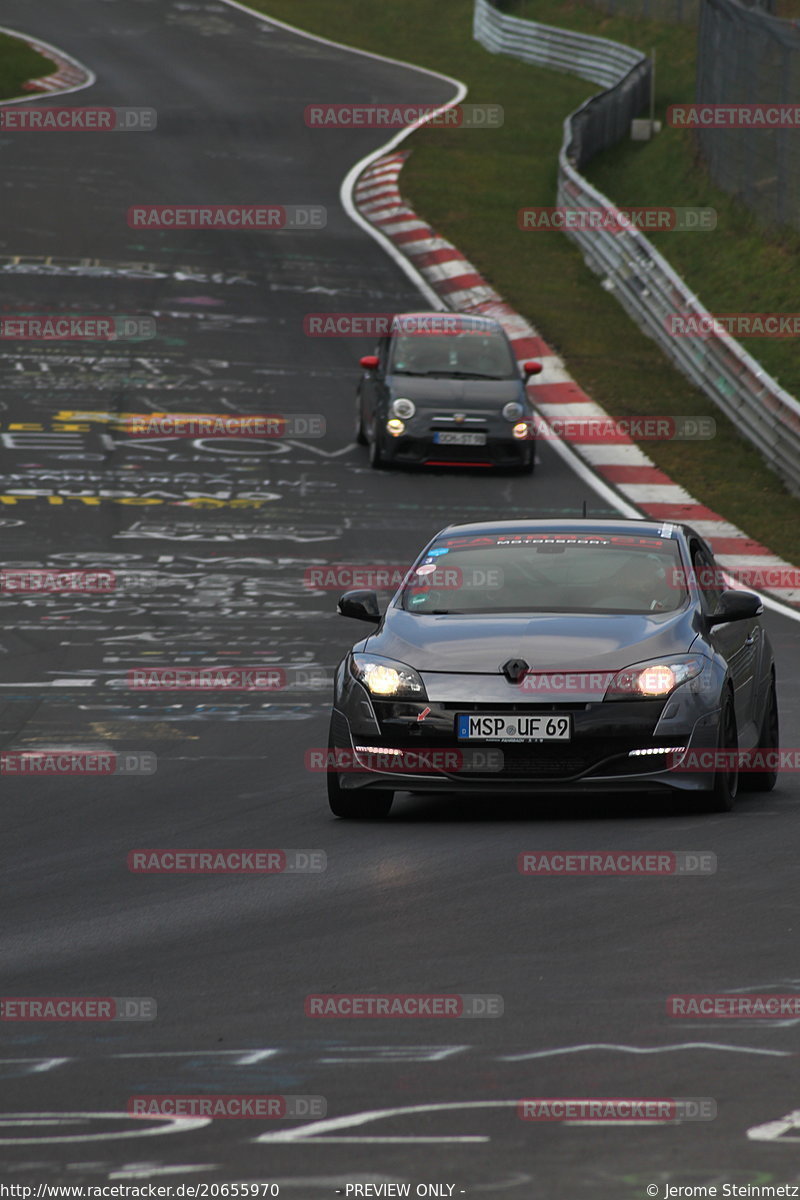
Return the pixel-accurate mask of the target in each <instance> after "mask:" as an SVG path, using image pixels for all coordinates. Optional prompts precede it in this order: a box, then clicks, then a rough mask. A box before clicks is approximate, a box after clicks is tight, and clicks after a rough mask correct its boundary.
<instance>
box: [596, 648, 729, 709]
mask: <svg viewBox="0 0 800 1200" xmlns="http://www.w3.org/2000/svg"><path fill="white" fill-rule="evenodd" d="M706 662H707V660H706V659H705V658H703V657H702V655H696V654H681V655H677V656H676V657H675V658H655V659H653V660H652V661H651V662H643V663H636V664H635V665H634V666H632V667H626V668H625V670H624V671H617V673H616V675H615V676H614V678H613V679H612V680H611V682H610V683H609V685H608V687H607V688H606V694H605V696H604V697H603V699H604V700H619V699H631V698H633V699H637V698H638V699H642V700H653V699H659V698H663V697H665V696H669V694H670V693H671V692H674V691H675V688H677V687H680V686H681V684H682V683H687V682H688V681H689V680H690V679H695V678H696V677H697V676H698V675H700V674H702V672H703V668H704V667H705V665H706Z"/></svg>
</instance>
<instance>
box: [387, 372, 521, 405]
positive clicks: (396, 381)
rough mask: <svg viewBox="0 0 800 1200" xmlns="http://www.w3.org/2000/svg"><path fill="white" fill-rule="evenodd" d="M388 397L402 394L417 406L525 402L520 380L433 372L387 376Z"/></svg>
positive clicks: (391, 397) (395, 398)
mask: <svg viewBox="0 0 800 1200" xmlns="http://www.w3.org/2000/svg"><path fill="white" fill-rule="evenodd" d="M386 384H387V387H388V388H389V393H390V399H392V400H397V398H398V397H399V396H405V397H406V398H407V399H409V400H413V401H414V403H415V404H416V406H417V408H418V409H420V408H424V409H437V408H445V409H453V408H464V409H469V408H486V407H492V408H494V407H496V406H497V405H500V406H502V405H503V404H508V402H509V401H510V400H518V401H520V402H524V400H525V390H524V388H523V385H522V380H521V379H447V378H444V379H443V378H441V377H437V376H435V375H390V376H388V377H387V379H386Z"/></svg>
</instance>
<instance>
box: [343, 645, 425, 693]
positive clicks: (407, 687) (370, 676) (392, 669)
mask: <svg viewBox="0 0 800 1200" xmlns="http://www.w3.org/2000/svg"><path fill="white" fill-rule="evenodd" d="M350 673H351V674H352V675H354V676H355V678H356V679H357V680H358V681H359V683H363V685H364V687H365V688H366V689H367V691H368V692H369V693H370V695H372V696H391V697H392V698H397V699H402V698H408V699H409V700H425V699H426V698H427V697H426V696H425V685H424V684H423V682H422V680H421V679H420V677H419V675H418V674H417V672H416V671H415V670H414V668H413V667H407V666H406V664H405V663H401V662H395V661H394V659H391V658H381V657H380V656H379V655H376V654H353V655H352V656H351V658H350Z"/></svg>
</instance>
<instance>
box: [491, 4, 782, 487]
mask: <svg viewBox="0 0 800 1200" xmlns="http://www.w3.org/2000/svg"><path fill="white" fill-rule="evenodd" d="M473 35H474V37H475V39H476V40H477V41H478V42H480V43H481V45H482V46H484V47H485V48H486V49H487V50H489V51H491V52H493V53H496V54H497V53H499V54H509V55H511V56H513V57H514V58H521V59H522V60H523V61H525V62H530V63H534V64H536V65H538V66H543V67H551V68H553V67H554V68H555V69H556V70H564V71H570V72H571V73H573V74H576V75H579V76H580V77H581V78H584V79H590V80H592V82H594V83H600V84H602V85H604V88H605V90H604V91H603V92H601V93H600V94H599V95H597V96H593V97H591V98H590V99H589V100H587V101H586V102H585V103H584V104H582V105H581V106H580V108H578V109H576V110H575V112H573V113H570V114H569V116H568V117H567V118H566V120H565V121H564V139H563V141H562V144H561V150H560V152H559V159H558V196H557V203H558V204H559V205H564V206H568V207H569V208H574V209H605V210H608V209H612V210H613V209H614V204H613V202H612V201H611V200H609V199H608V197H607V196H604V195H603V193H602V192H600V191H598V190H597V188H595V187H593V186H592V184H590V183H589V181H588V180H587V179H584V177H583V176H582V175H581V174H580V169H579V168H580V167H582V166H584V165H585V164H586V162H588V161H589V159H590V158H591V157H592V156H593V155H594V154H596V153H597V152H598V151H599V150H601V149H605V148H606V147H608V146H611V145H614V143H615V142H617V141H619V140H620V139H621V138H622V137H624V136H626V134H627V130H628V127H629V124H630V120H631V119H632V118H633V117H634V116H636V115H637V113H639V112H641V109H642V108H643V106H644V104H645V102H646V97H647V88H648V87H649V62H648V60H647V59H646V57H645V56H644V55H642V54H641V53H640V52H639V51H637V50H633V49H632V48H631V47H630V46H622V45H620V44H619V43H615V42H609V41H607V39H605V38H594V37H589V36H587V35H586V34H581V33H571V32H570V31H568V30H564V29H557V28H554V27H553V26H551V25H541V24H539V23H538V22H534V21H527V20H523V19H522V18H520V17H511V16H509V15H508V14H506V13H501V12H499V11H498V10H497V9H496V8H495V7H494V6H493V5H492V4H490V3H489V0H474V19H473ZM601 47H613V54H612V51H611V50H609V52H608V53H609V57H608V58H607V59H606V62H605V65H602V64H601V63H600V62H599V61H598V56H599V55H600V54H601V53H602V52H604V51H603V50H601ZM565 232H566V233H567V236H568V237H570V238H572V239H573V241H575V242H577V243H578V245H579V246H580V248H581V250H582V252H583V255H584V259H585V261H586V263H587V265H588V266H589V267H590V269H591V270H592V271H594V272H595V273H596V274H598V275H602V276H603V280H604V284H605V286H606V287H607V288H608V290H609V291H610V292H611V293H612V294H613V295H614V296H616V298H617V300H618V301H619V302H620V304H621V305H622V306H623V308H625V310H626V311H627V312H628V313H629V315H630V316H631V317H633V319H634V320H635V321H636V322H637V324H638V325H639V326H640V328H641V329H643V330H644V332H646V333H648V334H649V335H650V336H651V337H652V338H654V339H655V341H657V342H658V344H659V345H660V346H661V348H662V350H664V352H665V353H666V355H667V357H668V358H670V359H671V361H672V362H673V363H674V364H675V365H676V366H677V367H679V368H680V369H681V370H682V371H683V373H684V374H685V375H687V376H688V377H689V379H691V380H692V382H693V383H695V384H697V386H698V387H700V388H702V389H703V391H704V392H705V393H706V395H707V396H709V397H710V398H711V399H712V400H713V401H714V403H715V404H716V405H717V406H718V408H719V409H720V410H721V411H722V412H724V413H725V415H726V416H727V417H729V418H730V419H731V421H733V423H734V424H735V425H736V426H737V428H738V429H739V430H740V431H741V432H742V434H743V435H744V436H745V437H747V438H748V439H749V440H750V441H751V442H752V443H753V444H754V445H755V446H756V447H757V448H758V449H759V450H760V451H761V453H762V454H763V455H764V457H765V458H766V460H767V462H768V463H769V464H770V466H772V467H773V469H774V470H775V471H776V472H777V473H778V475H779V476H780V477H781V478H782V479H783V480H784V482H785V483H786V486H787V487H788V488H789V489H790V491H792V492H793V493H794V494H795V495H800V403H798V401H797V400H796V399H795V398H794V396H792V395H790V394H789V393H788V392H787V391H785V389H784V388H782V387H781V386H780V385H779V384H778V382H777V380H775V379H773V378H772V376H771V375H769V374H768V373H767V372H766V371H765V370H764V368H763V367H762V366H761V365H760V364H759V363H758V362H757V361H756V360H755V359H754V358H753V357H752V356H751V355H749V354H748V353H747V351H746V350H744V349H743V348H742V347H741V346H740V345H739V343H738V342H737V341H736V340H735V339H734V338H732V337H730V335H729V334H727V333H725V332H719V333H717V332H712V333H711V334H710V335H709V336H708V337H707V338H702V339H699V338H693V337H675V336H673V335H672V334H671V333H669V332H668V330H667V318H668V316H669V315H670V314H672V313H680V314H682V315H691V316H693V317H696V318H700V319H702V318H705V319H707V320H708V319H710V318H711V314H710V313H709V311H708V309H706V308H705V307H704V306H703V304H702V303H701V302H700V300H699V299H698V298H697V296H696V295H695V293H694V292H692V291H691V290H690V288H689V287H688V286H687V284H686V283H685V282H684V281H683V280H682V279H681V278H680V276H679V275H677V274H676V272H675V271H673V270H672V268H671V267H670V265H669V263H668V262H667V261H666V259H665V258H664V257H663V255H661V254H659V253H658V251H657V250H656V249H655V247H654V246H652V245H651V244H650V242H649V241H648V240H647V238H646V237H645V236H644V235H643V234H642V233H641V232H640V231H639V230H638V229H635V228H630V229H626V230H624V231H622V232H614V233H612V232H609V231H607V230H603V229H600V228H597V229H592V230H580V229H577V228H574V229H569V230H565Z"/></svg>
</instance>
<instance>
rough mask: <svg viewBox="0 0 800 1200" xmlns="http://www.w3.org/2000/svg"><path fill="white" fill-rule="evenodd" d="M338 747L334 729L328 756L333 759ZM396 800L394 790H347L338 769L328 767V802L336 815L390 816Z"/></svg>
mask: <svg viewBox="0 0 800 1200" xmlns="http://www.w3.org/2000/svg"><path fill="white" fill-rule="evenodd" d="M335 751H336V747H335V746H334V742H333V730H331V731H330V732H329V734H328V758H329V760H331V761H332V760H333V758H334V754H335ZM393 800H394V792H360V791H359V792H346V791H344V790H343V789H342V788H341V786H340V784H339V773H338V771H332V770H331V769H330V767H329V768H328V804H329V805H330V809H331V812H332V813H333V815H334V816H335V817H349V818H351V819H358V818H361V819H362V820H368V819H370V818H373V819H378V818H381V817H388V815H389V812H390V810H391V807H392V801H393Z"/></svg>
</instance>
